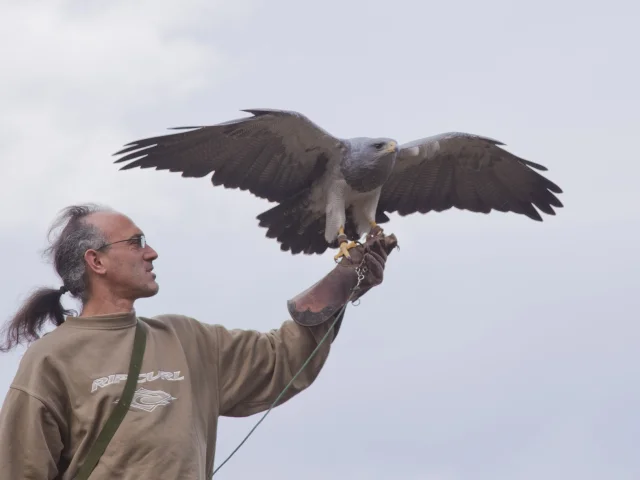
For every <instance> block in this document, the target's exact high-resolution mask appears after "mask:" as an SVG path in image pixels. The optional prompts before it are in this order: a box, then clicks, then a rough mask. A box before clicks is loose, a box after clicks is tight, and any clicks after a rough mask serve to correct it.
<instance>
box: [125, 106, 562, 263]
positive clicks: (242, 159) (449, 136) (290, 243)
mask: <svg viewBox="0 0 640 480" xmlns="http://www.w3.org/2000/svg"><path fill="white" fill-rule="evenodd" d="M241 112H245V113H248V114H250V116H246V117H243V118H238V119H236V120H231V121H228V122H224V123H218V124H214V125H205V126H190V127H174V128H172V129H171V130H184V131H181V132H178V133H171V134H166V135H162V136H156V137H150V138H146V139H142V140H137V141H134V142H131V143H128V144H126V145H124V148H123V149H121V150H120V151H118V152H116V153H114V154H113V155H114V156H120V158H118V159H117V160H115V163H121V162H126V163H125V164H124V165H123V166H121V168H120V170H127V169H131V168H136V167H139V168H155V169H156V170H169V171H171V172H180V173H181V174H182V176H183V177H196V178H197V177H204V176H206V175H209V174H212V176H211V182H212V184H213V185H214V186H219V185H222V186H223V187H225V188H230V189H240V190H244V191H249V192H251V193H252V194H253V195H255V196H257V197H259V198H262V199H265V200H267V201H268V202H273V203H276V205H275V206H272V207H270V208H269V209H268V210H265V211H264V212H262V213H260V214H259V215H258V216H257V220H258V222H259V226H260V227H263V228H265V229H266V234H265V235H266V237H268V238H272V239H276V240H277V242H278V243H279V245H280V249H281V250H282V251H285V252H287V251H288V252H290V253H291V254H293V255H295V254H300V253H302V254H322V253H324V252H325V251H326V250H327V249H329V248H331V249H337V250H338V251H337V254H336V255H335V257H334V258H335V259H336V260H337V259H339V258H340V257H343V256H344V257H350V255H349V250H350V249H351V248H353V247H354V246H355V245H357V243H358V240H359V239H360V238H361V237H362V236H363V235H365V234H367V233H371V232H373V231H374V230H376V231H377V232H378V233H379V232H381V231H382V227H381V226H380V225H381V224H384V223H386V222H388V221H389V220H390V219H389V216H388V215H387V214H391V213H394V212H395V213H397V214H399V215H400V216H406V215H409V214H412V213H422V214H426V213H428V212H432V211H433V212H443V211H445V210H448V209H451V208H456V209H459V210H467V211H471V212H477V213H484V214H488V213H490V212H491V211H499V212H512V213H516V214H521V215H525V216H526V217H528V218H530V219H532V220H536V221H542V217H541V215H540V213H539V212H538V210H540V212H542V213H545V214H547V215H555V211H554V209H553V207H556V208H561V207H562V206H563V205H562V203H561V202H560V200H559V199H558V197H557V196H556V195H554V194H560V193H562V190H561V189H560V187H558V185H556V184H555V183H553V182H552V181H550V180H548V179H547V178H545V177H544V176H542V175H541V174H540V173H538V172H537V171H536V170H541V171H546V170H547V168H546V167H544V166H542V165H540V164H537V163H534V162H531V161H528V160H525V159H523V158H519V157H517V156H515V155H513V154H512V153H510V152H508V151H506V150H505V149H503V148H501V146H504V143H502V142H500V141H498V140H494V139H491V138H488V137H484V136H480V135H475V134H470V133H462V132H448V133H441V134H437V135H433V136H430V137H425V138H422V139H419V140H414V141H411V142H408V143H404V144H401V145H399V144H398V142H397V141H396V140H394V139H392V138H368V137H357V138H339V137H337V136H334V135H332V134H330V133H329V132H327V131H326V130H324V129H323V128H321V127H320V126H318V125H317V124H315V123H314V122H312V121H311V120H310V119H309V118H307V117H306V116H305V115H303V114H301V113H299V112H295V111H289V110H276V109H249V110H241ZM536 208H537V210H536Z"/></svg>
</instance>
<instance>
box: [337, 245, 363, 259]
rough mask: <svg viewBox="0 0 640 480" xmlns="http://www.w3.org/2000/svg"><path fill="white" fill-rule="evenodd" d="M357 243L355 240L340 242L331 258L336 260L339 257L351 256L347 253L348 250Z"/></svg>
mask: <svg viewBox="0 0 640 480" xmlns="http://www.w3.org/2000/svg"><path fill="white" fill-rule="evenodd" d="M357 245H358V244H357V243H356V242H350V243H347V242H341V243H340V248H339V250H340V251H339V252H338V253H337V254H336V255H335V256H334V257H333V259H334V260H338V259H339V258H340V257H346V258H351V255H349V250H351V249H352V248H353V247H356V246H357Z"/></svg>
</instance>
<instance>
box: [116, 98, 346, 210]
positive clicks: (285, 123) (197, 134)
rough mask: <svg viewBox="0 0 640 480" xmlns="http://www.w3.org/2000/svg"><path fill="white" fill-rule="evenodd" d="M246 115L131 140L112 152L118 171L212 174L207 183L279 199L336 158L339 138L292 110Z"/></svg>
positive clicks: (306, 183) (304, 184)
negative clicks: (115, 157)
mask: <svg viewBox="0 0 640 480" xmlns="http://www.w3.org/2000/svg"><path fill="white" fill-rule="evenodd" d="M247 111H248V112H250V113H252V114H254V116H252V117H248V118H244V119H237V120H232V121H230V122H225V123H221V124H218V125H213V126H205V127H185V128H194V129H192V130H190V131H186V132H180V133H174V134H170V135H164V136H157V137H151V138H147V139H142V140H137V141H135V142H131V143H129V144H127V145H125V148H123V149H122V150H120V151H119V152H117V153H115V154H114V155H122V154H126V155H124V156H123V157H121V158H119V159H117V160H116V161H115V163H122V162H129V163H127V164H126V165H124V166H123V167H121V170H127V169H131V168H136V167H139V168H152V167H153V168H155V169H157V170H169V171H171V172H182V176H184V177H203V176H205V175H208V174H210V173H213V175H212V177H211V182H212V184H213V185H216V186H217V185H222V186H225V187H227V188H240V189H242V190H249V191H250V192H251V193H253V194H254V195H257V196H258V197H262V198H266V199H267V200H269V201H275V202H281V201H283V200H285V199H287V198H290V197H291V196H292V195H296V194H297V193H298V192H300V191H302V190H304V189H306V188H308V187H310V186H311V185H312V184H313V182H314V181H317V180H319V179H320V178H321V177H322V175H324V173H325V170H326V167H327V162H330V161H336V162H337V161H339V159H340V157H341V155H342V148H343V145H342V143H341V142H340V141H339V140H338V139H336V138H334V137H333V136H331V135H330V134H328V133H327V132H326V131H324V130H323V129H321V128H320V127H318V126H317V125H316V124H314V123H312V122H311V121H310V120H309V119H308V118H306V117H305V116H303V115H301V114H299V113H297V112H288V111H283V110H247ZM180 128H182V127H178V129H180Z"/></svg>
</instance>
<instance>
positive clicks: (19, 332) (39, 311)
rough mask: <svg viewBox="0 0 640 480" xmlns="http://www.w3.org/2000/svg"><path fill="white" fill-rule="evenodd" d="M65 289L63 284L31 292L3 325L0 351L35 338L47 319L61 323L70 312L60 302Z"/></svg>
mask: <svg viewBox="0 0 640 480" xmlns="http://www.w3.org/2000/svg"><path fill="white" fill-rule="evenodd" d="M66 291H67V289H66V287H64V286H63V287H61V288H59V289H57V290H56V289H53V288H46V287H43V288H39V289H37V290H36V291H35V292H33V293H32V294H31V296H30V297H29V298H28V299H27V301H26V302H24V304H23V305H22V307H20V309H19V310H18V311H17V312H16V314H15V315H14V316H13V318H12V319H11V320H9V322H8V323H7V325H6V326H5V328H4V331H3V336H4V337H5V339H4V342H3V343H2V345H0V351H1V352H8V351H9V350H11V349H12V348H14V347H16V346H17V345H19V344H22V343H30V342H32V341H34V340H37V339H38V338H40V330H42V328H43V327H44V325H45V323H46V322H47V321H50V322H51V323H53V324H54V325H55V326H60V325H62V324H63V323H64V318H65V316H66V315H69V314H71V313H72V312H71V311H69V310H65V309H64V308H63V307H62V303H61V302H60V299H61V297H62V295H63V294H64V293H65V292H66Z"/></svg>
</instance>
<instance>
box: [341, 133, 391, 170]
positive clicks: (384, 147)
mask: <svg viewBox="0 0 640 480" xmlns="http://www.w3.org/2000/svg"><path fill="white" fill-rule="evenodd" d="M350 143H351V145H350V146H351V156H352V157H353V159H355V160H356V163H360V164H366V163H378V162H379V161H380V160H381V159H383V158H388V159H393V158H395V156H396V154H397V153H398V142H396V141H395V140H393V139H392V138H352V139H351V141H350Z"/></svg>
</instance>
